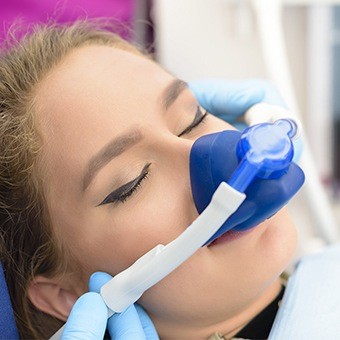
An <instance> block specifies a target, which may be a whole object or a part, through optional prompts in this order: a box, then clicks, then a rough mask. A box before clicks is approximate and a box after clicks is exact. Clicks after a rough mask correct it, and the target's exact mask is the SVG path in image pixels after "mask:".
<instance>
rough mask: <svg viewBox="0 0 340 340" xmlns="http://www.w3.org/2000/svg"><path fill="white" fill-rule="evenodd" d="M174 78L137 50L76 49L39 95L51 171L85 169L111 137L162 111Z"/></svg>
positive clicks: (110, 48) (41, 88) (99, 47)
mask: <svg viewBox="0 0 340 340" xmlns="http://www.w3.org/2000/svg"><path fill="white" fill-rule="evenodd" d="M173 79H174V78H173V77H172V76H171V75H169V74H168V73H167V72H165V71H164V70H163V69H161V68H160V67H159V66H158V65H157V64H156V63H154V62H153V61H151V60H149V59H147V58H144V57H141V56H138V55H135V54H132V53H131V52H127V51H123V50H120V49H116V48H113V47H108V46H86V47H82V48H79V49H77V50H74V51H73V52H72V53H70V54H69V55H68V56H67V57H66V58H65V59H64V60H63V62H62V63H61V64H60V65H58V66H57V67H56V68H55V69H54V70H53V71H52V72H50V74H49V75H47V76H46V77H45V79H44V80H43V81H42V83H41V84H40V86H39V87H38V89H37V92H36V101H35V103H36V112H37V116H38V120H37V121H38V124H39V125H40V126H39V129H40V130H41V134H42V136H43V144H44V145H43V150H42V151H43V153H44V151H45V154H47V155H48V159H47V161H48V162H49V163H50V168H51V169H53V168H54V167H55V166H56V165H59V167H60V164H63V165H64V166H63V167H64V169H61V171H60V174H62V170H64V171H66V168H67V169H68V171H69V172H70V171H73V170H74V169H75V167H78V168H80V167H83V163H84V162H85V160H88V159H89V158H90V157H91V156H92V155H93V154H94V153H95V152H97V151H98V150H99V149H100V148H101V147H102V146H103V145H104V144H106V143H107V142H108V139H109V138H113V137H114V136H115V135H119V134H120V133H122V132H123V131H125V130H126V129H128V128H129V127H130V126H132V125H136V124H139V123H140V122H142V121H144V120H145V119H146V117H147V115H150V112H156V111H158V110H159V107H160V105H161V103H160V102H159V96H160V94H161V93H162V91H163V90H164V88H165V87H166V86H167V85H168V84H169V82H170V81H171V80H173ZM66 150H67V152H66ZM75 165H78V166H75ZM64 175H65V174H64Z"/></svg>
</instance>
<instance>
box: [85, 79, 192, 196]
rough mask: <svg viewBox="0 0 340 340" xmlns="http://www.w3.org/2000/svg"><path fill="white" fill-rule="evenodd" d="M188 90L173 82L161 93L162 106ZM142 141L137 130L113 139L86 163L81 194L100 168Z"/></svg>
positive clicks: (165, 107)
mask: <svg viewBox="0 0 340 340" xmlns="http://www.w3.org/2000/svg"><path fill="white" fill-rule="evenodd" d="M187 88H188V84H187V83H186V82H185V81H183V80H180V79H175V80H173V81H172V82H171V83H170V84H169V85H168V86H167V87H166V88H165V89H164V91H163V92H162V94H161V96H160V98H161V103H162V106H163V108H164V109H165V110H167V109H168V108H169V107H170V106H171V105H172V104H173V103H174V102H175V101H176V99H177V98H178V96H179V95H180V94H181V92H182V91H184V90H185V89H187ZM142 139H143V134H142V132H141V131H140V130H139V129H138V128H134V129H132V130H129V131H128V132H126V133H124V134H122V135H120V136H118V137H115V138H113V139H112V140H111V141H109V143H107V144H106V145H105V146H104V147H103V148H102V149H100V150H99V151H98V152H97V153H96V154H95V155H94V156H92V157H91V159H90V161H89V162H88V166H87V170H86V172H85V175H84V177H83V185H82V188H83V192H84V191H85V190H86V189H87V188H88V187H89V185H90V183H91V181H92V180H93V178H94V177H95V176H96V174H97V173H98V172H99V170H100V169H101V168H103V167H104V166H105V165H106V164H108V163H109V162H110V161H111V160H112V159H113V158H115V157H117V156H119V155H121V154H122V153H123V152H125V151H127V150H128V149H130V148H131V147H132V146H134V145H136V144H137V143H138V142H140V141H141V140H142Z"/></svg>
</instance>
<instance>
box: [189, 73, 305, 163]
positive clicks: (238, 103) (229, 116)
mask: <svg viewBox="0 0 340 340" xmlns="http://www.w3.org/2000/svg"><path fill="white" fill-rule="evenodd" d="M189 88H190V89H191V90H192V91H193V93H194V94H195V97H196V98H197V100H198V102H199V103H200V105H201V106H202V107H204V108H205V109H206V110H207V111H209V112H210V113H212V114H213V115H215V116H217V117H219V118H221V119H223V120H225V121H227V122H228V123H231V124H233V125H234V126H235V127H237V128H238V129H239V130H243V129H244V128H245V127H246V125H245V124H243V123H239V119H240V117H241V116H242V115H243V114H244V113H245V112H246V111H247V110H248V109H249V108H250V107H251V106H253V105H255V104H257V103H260V102H265V103H268V104H273V105H278V106H281V107H284V108H286V105H285V103H284V101H283V99H282V98H281V96H280V94H279V92H278V91H277V89H276V87H275V86H274V84H272V83H271V82H269V81H267V80H263V79H249V80H235V81H228V80H223V79H207V80H198V81H191V82H189ZM301 153H302V142H301V139H298V140H297V141H295V142H294V159H293V160H294V161H295V162H297V161H298V160H299V159H300V156H301Z"/></svg>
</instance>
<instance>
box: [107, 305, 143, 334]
mask: <svg viewBox="0 0 340 340" xmlns="http://www.w3.org/2000/svg"><path fill="white" fill-rule="evenodd" d="M108 330H109V333H110V335H111V338H112V339H115V340H130V339H134V340H146V339H148V340H149V338H147V337H146V336H145V334H144V330H143V326H142V323H141V320H140V319H139V315H138V313H137V311H136V308H135V306H134V305H130V306H129V307H128V308H126V309H125V310H124V311H123V312H122V313H117V314H113V315H112V316H111V317H110V319H109V321H108Z"/></svg>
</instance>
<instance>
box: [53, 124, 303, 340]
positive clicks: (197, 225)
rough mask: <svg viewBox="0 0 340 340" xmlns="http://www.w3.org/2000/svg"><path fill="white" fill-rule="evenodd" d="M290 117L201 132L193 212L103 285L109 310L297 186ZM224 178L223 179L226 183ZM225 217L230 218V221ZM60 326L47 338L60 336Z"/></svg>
mask: <svg viewBox="0 0 340 340" xmlns="http://www.w3.org/2000/svg"><path fill="white" fill-rule="evenodd" d="M298 126H299V124H297V123H296V122H295V121H294V120H292V119H280V120H277V121H276V122H275V123H273V124H272V123H264V124H258V125H254V126H251V127H249V128H248V129H246V130H245V131H244V132H243V133H241V132H238V131H230V130H228V131H222V132H219V133H214V134H210V135H206V136H202V137H200V138H199V139H197V140H196V142H195V143H194V144H193V147H192V149H191V154H190V178H191V186H192V193H193V197H194V202H195V204H196V207H197V210H198V212H199V213H200V215H199V216H198V218H197V219H196V220H195V221H194V222H193V223H192V224H191V225H190V226H189V227H188V228H187V229H186V230H185V231H184V232H183V233H182V234H181V235H179V236H178V237H177V238H176V239H174V240H173V241H172V242H170V243H168V244H167V245H163V244H159V245H157V246H156V247H154V248H153V249H151V250H150V251H149V252H147V253H146V254H145V255H143V256H142V257H141V258H139V259H138V260H137V261H136V262H135V263H134V264H133V265H131V266H130V267H129V268H127V269H126V270H124V271H123V272H121V273H119V274H117V275H116V276H115V277H113V278H112V279H111V280H110V281H109V282H108V283H106V284H105V285H103V287H102V288H101V290H100V294H101V296H102V298H103V300H104V302H105V304H106V305H107V307H108V308H109V315H108V317H110V316H111V315H113V314H114V313H120V312H122V311H123V310H124V309H126V308H127V307H128V306H129V305H131V304H133V303H135V302H136V301H137V300H138V299H139V298H140V297H141V295H142V294H143V293H144V292H145V291H146V290H147V289H149V288H150V287H152V286H153V285H155V284H156V283H157V282H159V281H160V280H162V279H163V278H164V277H165V276H167V275H168V274H170V273H171V272H172V271H173V270H174V269H176V268H177V267H178V266H179V265H181V264H182V263H183V262H184V261H186V260H187V259H188V258H189V257H190V256H191V255H193V254H194V253H195V252H196V251H197V250H198V249H200V248H201V247H202V246H205V245H208V244H210V243H211V242H213V241H214V240H215V239H217V238H218V237H220V236H221V235H222V234H224V233H226V232H227V231H229V230H231V229H235V230H238V231H240V230H242V231H243V230H247V229H250V228H252V227H254V226H256V225H257V224H259V223H261V222H263V221H264V220H265V219H267V218H269V217H271V216H272V215H273V214H275V213H276V212H277V211H278V210H279V209H280V208H281V207H282V206H283V205H285V204H286V203H287V201H288V200H289V199H290V198H291V197H292V196H293V195H294V194H295V193H296V192H297V191H298V190H299V189H300V187H301V186H302V184H303V182H304V175H303V172H302V170H301V169H300V168H299V167H298V166H297V165H295V164H294V163H292V158H293V154H294V150H293V144H292V141H291V140H292V138H294V137H295V136H297V134H298V130H299V129H298ZM227 182H229V184H227ZM230 221H231V222H230ZM62 331H63V327H62V328H61V329H60V330H59V331H58V332H57V333H55V334H54V335H53V336H52V338H51V339H59V338H60V337H61V334H62Z"/></svg>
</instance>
